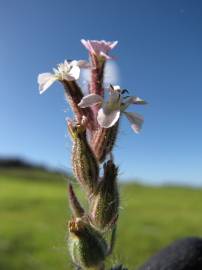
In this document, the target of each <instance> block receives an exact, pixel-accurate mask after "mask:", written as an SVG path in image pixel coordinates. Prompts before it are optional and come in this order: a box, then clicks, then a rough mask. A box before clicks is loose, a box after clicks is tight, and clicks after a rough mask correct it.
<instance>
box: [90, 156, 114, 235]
mask: <svg viewBox="0 0 202 270" xmlns="http://www.w3.org/2000/svg"><path fill="white" fill-rule="evenodd" d="M117 173H118V168H117V167H116V166H115V165H114V163H113V161H111V160H109V161H108V162H107V163H105V164H104V176H103V178H102V181H101V182H100V183H99V185H98V188H97V191H96V193H95V194H94V195H93V196H92V199H91V202H90V214H89V215H90V220H91V222H92V224H93V225H94V226H95V227H96V228H98V229H99V230H102V231H105V230H107V229H110V228H112V227H113V226H114V224H115V223H116V220H117V218H118V210H119V192H118V186H117V181H116V177H117Z"/></svg>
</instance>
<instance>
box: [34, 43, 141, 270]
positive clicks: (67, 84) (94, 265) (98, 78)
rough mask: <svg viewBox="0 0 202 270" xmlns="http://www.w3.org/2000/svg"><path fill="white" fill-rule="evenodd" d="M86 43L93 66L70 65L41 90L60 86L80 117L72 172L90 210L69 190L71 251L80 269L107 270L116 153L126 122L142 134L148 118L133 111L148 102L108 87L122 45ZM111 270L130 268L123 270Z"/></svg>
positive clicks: (42, 80) (73, 132)
mask: <svg viewBox="0 0 202 270" xmlns="http://www.w3.org/2000/svg"><path fill="white" fill-rule="evenodd" d="M81 42H82V44H83V45H84V47H85V48H86V49H87V51H88V53H89V61H84V60H79V61H76V60H74V61H67V60H65V61H64V63H61V64H59V65H58V66H57V68H54V69H53V72H52V73H42V74H39V76H38V84H39V91H40V93H43V92H44V91H46V90H47V89H48V88H49V87H50V86H51V85H52V84H53V83H54V82H55V81H59V82H60V83H61V84H62V85H63V87H64V91H65V96H66V99H67V101H68V103H69V105H70V107H71V109H72V111H73V114H74V119H72V120H68V121H67V130H68V132H69V135H70V137H71V139H72V144H73V146H72V168H73V173H74V176H75V178H76V180H77V182H78V183H79V186H80V187H81V189H82V190H83V193H84V194H85V197H86V200H87V203H88V209H84V208H83V206H82V205H81V203H80V202H79V200H78V198H77V196H76V193H75V191H74V188H73V186H72V184H69V187H68V193H69V194H68V195H69V206H70V209H71V212H72V218H71V220H70V221H69V223H68V231H69V233H68V247H69V252H70V256H71V259H72V262H73V265H74V267H75V269H95V270H104V269H106V268H105V260H106V258H107V257H108V256H109V255H110V254H111V253H112V252H113V247H114V243H115V239H116V227H117V222H118V217H119V207H120V206H119V203H120V198H119V190H118V185H117V175H118V167H117V166H116V165H115V161H114V158H113V154H112V152H113V147H114V144H115V142H116V138H117V134H118V131H119V124H120V119H121V117H122V116H125V117H126V118H127V119H128V121H129V123H130V125H131V127H132V129H133V130H134V132H136V133H138V132H139V131H140V129H141V127H142V124H143V117H142V116H140V115H139V114H137V113H135V112H130V111H128V109H129V107H132V106H131V105H143V104H146V102H145V101H144V100H143V99H141V98H139V97H137V96H130V95H129V92H128V90H126V89H122V88H121V87H120V86H117V85H112V84H109V85H108V86H107V87H106V85H104V74H105V67H106V63H107V61H110V60H111V59H112V57H111V56H110V51H111V50H112V49H113V48H114V47H115V46H116V45H117V43H118V42H117V41H114V42H107V41H104V40H101V41H98V40H84V39H82V40H81ZM81 69H88V70H89V72H90V80H89V83H88V94H87V95H84V92H83V91H82V89H81V86H80V84H79V82H78V79H79V77H80V73H81ZM101 166H102V167H103V170H101ZM107 235H108V236H109V235H111V236H110V237H106V236H107ZM110 269H113V270H115V269H116V270H118V269H119V270H121V269H122V270H124V269H126V268H124V267H123V266H122V265H117V266H112V267H111V268H110Z"/></svg>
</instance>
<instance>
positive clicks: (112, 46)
mask: <svg viewBox="0 0 202 270" xmlns="http://www.w3.org/2000/svg"><path fill="white" fill-rule="evenodd" d="M117 44H118V40H116V41H112V42H110V45H109V46H110V48H111V49H113V48H114V47H116V45H117Z"/></svg>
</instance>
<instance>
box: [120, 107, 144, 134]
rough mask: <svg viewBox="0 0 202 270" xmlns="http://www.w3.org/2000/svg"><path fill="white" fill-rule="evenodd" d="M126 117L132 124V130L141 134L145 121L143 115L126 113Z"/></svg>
mask: <svg viewBox="0 0 202 270" xmlns="http://www.w3.org/2000/svg"><path fill="white" fill-rule="evenodd" d="M124 114H125V116H126V117H127V118H128V120H129V122H130V123H131V128H132V129H133V130H134V131H135V133H139V131H140V129H141V127H142V124H143V122H144V119H143V117H142V116H141V115H139V114H137V113H133V112H124Z"/></svg>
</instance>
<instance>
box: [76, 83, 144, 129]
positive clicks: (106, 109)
mask: <svg viewBox="0 0 202 270" xmlns="http://www.w3.org/2000/svg"><path fill="white" fill-rule="evenodd" d="M126 92H128V91H127V90H122V89H121V88H120V87H119V86H118V85H117V86H111V87H110V93H109V99H108V101H105V100H104V99H103V98H102V97H101V96H100V95H96V94H89V95H87V96H85V97H83V98H82V100H81V102H80V103H79V104H78V105H79V107H81V108H86V107H89V106H92V105H96V104H100V105H101V108H100V109H99V110H98V114H97V121H98V123H99V125H100V126H101V127H104V128H109V127H112V126H113V125H115V123H116V122H117V121H118V119H119V117H120V116H121V114H125V116H126V117H127V119H128V120H129V122H130V123H131V127H132V129H133V130H134V131H135V132H136V133H138V132H139V131H140V129H141V126H142V124H143V121H144V120H143V117H142V116H140V115H139V114H137V113H134V112H126V111H125V110H126V109H127V108H128V106H129V105H131V104H140V105H143V104H146V102H145V101H144V100H142V99H140V98H139V97H136V96H125V93H126Z"/></svg>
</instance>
